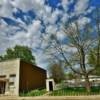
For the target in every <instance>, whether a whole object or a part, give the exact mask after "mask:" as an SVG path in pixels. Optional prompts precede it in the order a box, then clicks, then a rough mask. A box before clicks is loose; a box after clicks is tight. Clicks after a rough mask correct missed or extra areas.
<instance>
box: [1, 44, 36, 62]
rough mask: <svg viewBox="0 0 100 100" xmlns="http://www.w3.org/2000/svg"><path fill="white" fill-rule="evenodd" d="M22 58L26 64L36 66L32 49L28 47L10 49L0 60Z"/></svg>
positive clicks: (17, 46)
mask: <svg viewBox="0 0 100 100" xmlns="http://www.w3.org/2000/svg"><path fill="white" fill-rule="evenodd" d="M14 58H20V59H22V60H24V61H26V62H29V63H32V64H35V57H34V56H33V55H32V52H31V49H30V48H28V47H27V46H19V45H16V46H15V47H14V48H8V49H7V50H6V54H5V55H4V56H1V57H0V60H1V61H2V60H8V59H14Z"/></svg>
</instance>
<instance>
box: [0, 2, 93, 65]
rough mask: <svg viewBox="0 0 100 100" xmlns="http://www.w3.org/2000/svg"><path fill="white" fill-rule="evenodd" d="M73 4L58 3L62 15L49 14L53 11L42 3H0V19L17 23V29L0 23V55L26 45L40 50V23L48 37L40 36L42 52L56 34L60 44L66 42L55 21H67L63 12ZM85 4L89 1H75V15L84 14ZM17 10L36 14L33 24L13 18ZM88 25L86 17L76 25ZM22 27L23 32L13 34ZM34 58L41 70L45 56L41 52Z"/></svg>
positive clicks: (56, 11) (54, 11) (3, 22)
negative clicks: (14, 47) (3, 18)
mask: <svg viewBox="0 0 100 100" xmlns="http://www.w3.org/2000/svg"><path fill="white" fill-rule="evenodd" d="M73 1H74V0H61V4H60V6H61V5H62V6H63V8H64V11H62V10H59V9H57V8H56V9H55V10H52V9H53V8H52V7H51V6H49V5H46V4H45V3H44V2H45V0H0V16H1V17H10V18H12V19H13V20H15V21H16V22H18V23H19V24H18V26H10V25H7V23H6V22H5V21H4V20H1V19H0V54H2V53H4V51H5V50H6V48H8V47H13V46H15V45H16V44H20V45H27V46H30V47H32V48H36V47H38V46H40V44H41V39H40V34H41V29H42V28H43V26H42V21H43V23H44V25H45V27H46V30H45V31H46V33H48V34H46V35H45V34H44V36H43V37H44V40H45V41H43V44H42V48H44V47H46V46H47V45H48V40H49V38H50V35H51V34H56V35H57V37H58V39H60V40H63V39H64V38H65V35H64V34H63V32H62V31H61V29H60V28H59V27H58V24H57V23H56V21H57V19H58V17H59V16H60V17H62V18H61V21H62V22H65V21H66V20H67V19H68V18H69V17H70V16H69V15H68V13H66V11H67V10H68V9H69V8H68V5H70V4H71V3H73ZM88 1H89V0H78V2H77V4H76V5H75V13H77V14H80V13H83V12H84V11H85V9H86V8H87V7H88ZM17 8H19V9H21V10H22V11H24V12H27V11H28V10H30V9H32V10H33V12H35V14H36V18H35V19H34V20H33V21H32V23H30V24H29V25H26V24H25V22H24V21H22V20H21V19H20V18H17V19H15V18H14V17H13V16H12V12H14V13H16V12H17ZM90 11H92V8H91V10H88V12H90ZM27 18H28V17H27V15H25V16H24V19H25V20H27ZM41 20H42V21H41ZM87 21H90V20H89V19H88V18H85V17H84V18H79V23H80V24H81V25H83V24H84V23H85V22H87ZM60 24H61V23H60ZM21 27H22V28H24V29H25V30H26V31H23V30H22V31H17V32H16V30H18V29H19V30H20V28H21ZM67 50H69V51H71V50H74V49H72V48H69V49H67ZM33 54H34V55H35V56H36V58H37V60H38V61H37V63H38V64H39V65H43V66H44V62H45V61H46V59H47V58H48V57H47V56H46V55H44V54H43V52H42V51H39V52H38V51H37V52H35V53H34V52H33ZM41 57H42V58H41Z"/></svg>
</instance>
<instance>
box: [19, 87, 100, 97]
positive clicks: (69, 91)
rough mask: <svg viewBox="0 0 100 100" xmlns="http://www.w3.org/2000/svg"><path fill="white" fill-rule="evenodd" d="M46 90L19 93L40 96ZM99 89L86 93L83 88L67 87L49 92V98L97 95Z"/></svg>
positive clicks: (92, 89)
mask: <svg viewBox="0 0 100 100" xmlns="http://www.w3.org/2000/svg"><path fill="white" fill-rule="evenodd" d="M46 93H47V92H46V89H36V90H32V91H30V92H27V93H20V96H42V95H44V94H46ZM98 94H100V87H92V88H91V92H90V93H88V92H87V91H86V89H85V88H84V87H67V88H63V89H59V90H55V91H52V92H50V93H49V94H48V95H49V96H79V95H98Z"/></svg>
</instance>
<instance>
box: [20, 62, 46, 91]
mask: <svg viewBox="0 0 100 100" xmlns="http://www.w3.org/2000/svg"><path fill="white" fill-rule="evenodd" d="M45 84H46V71H45V70H43V69H41V68H38V67H36V66H34V65H32V64H29V63H26V62H23V61H21V63H20V86H19V88H20V92H22V91H29V90H33V89H36V88H41V87H45Z"/></svg>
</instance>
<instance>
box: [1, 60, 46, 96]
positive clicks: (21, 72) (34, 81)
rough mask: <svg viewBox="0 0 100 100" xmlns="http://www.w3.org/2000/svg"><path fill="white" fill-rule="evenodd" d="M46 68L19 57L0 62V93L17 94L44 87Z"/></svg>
mask: <svg viewBox="0 0 100 100" xmlns="http://www.w3.org/2000/svg"><path fill="white" fill-rule="evenodd" d="M45 81H46V70H44V69H42V68H39V67H37V66H35V65H32V64H29V63H26V62H24V61H22V60H20V59H14V60H9V61H3V62H0V94H5V95H19V93H20V92H25V91H30V90H33V89H36V88H41V87H45V84H46V82H45Z"/></svg>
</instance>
